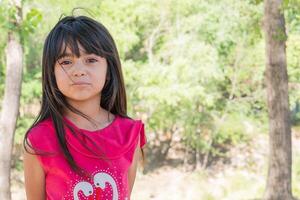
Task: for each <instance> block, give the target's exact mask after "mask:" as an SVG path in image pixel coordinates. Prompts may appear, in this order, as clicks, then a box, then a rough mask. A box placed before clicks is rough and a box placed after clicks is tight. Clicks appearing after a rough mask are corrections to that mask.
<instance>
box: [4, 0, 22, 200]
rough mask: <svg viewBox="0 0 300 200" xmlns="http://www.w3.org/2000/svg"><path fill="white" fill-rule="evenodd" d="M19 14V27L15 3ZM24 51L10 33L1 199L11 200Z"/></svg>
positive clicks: (17, 0) (5, 96) (11, 32)
mask: <svg viewBox="0 0 300 200" xmlns="http://www.w3.org/2000/svg"><path fill="white" fill-rule="evenodd" d="M13 6H16V8H17V11H18V13H16V14H17V21H15V22H14V25H15V26H18V25H19V23H20V19H21V16H22V14H21V8H22V7H21V1H20V0H15V1H13ZM22 65H23V50H22V46H21V44H20V38H19V33H16V32H13V31H9V32H8V42H7V47H6V72H5V74H6V77H5V89H4V97H3V102H2V110H1V115H0V146H1V148H0V158H1V159H0V199H5V200H10V199H11V192H10V168H11V154H12V149H13V148H12V147H13V143H14V132H15V127H16V122H17V117H18V114H19V104H20V93H21V83H22Z"/></svg>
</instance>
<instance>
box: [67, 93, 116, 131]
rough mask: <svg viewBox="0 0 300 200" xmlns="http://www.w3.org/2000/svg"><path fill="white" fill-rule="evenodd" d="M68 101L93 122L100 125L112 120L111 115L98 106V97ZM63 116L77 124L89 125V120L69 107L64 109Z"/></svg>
mask: <svg viewBox="0 0 300 200" xmlns="http://www.w3.org/2000/svg"><path fill="white" fill-rule="evenodd" d="M68 103H69V104H70V105H71V106H73V107H74V108H76V109H77V110H79V111H80V112H82V113H84V114H85V115H87V116H89V117H90V118H91V119H92V121H93V122H94V123H97V124H100V126H103V125H105V124H107V123H109V122H110V121H112V120H113V115H112V114H111V113H109V112H108V111H107V110H105V109H104V108H102V107H101V106H100V97H96V98H93V99H90V100H88V101H72V100H68ZM64 116H65V117H67V118H68V119H70V120H71V121H73V122H74V123H76V124H77V125H78V126H81V127H91V125H90V124H91V122H89V121H88V120H87V119H85V118H84V117H82V116H81V115H78V114H76V113H74V112H72V111H70V110H69V109H66V110H65V112H64ZM108 117H109V118H108Z"/></svg>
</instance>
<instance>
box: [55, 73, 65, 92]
mask: <svg viewBox="0 0 300 200" xmlns="http://www.w3.org/2000/svg"><path fill="white" fill-rule="evenodd" d="M54 74H55V80H56V85H57V87H58V89H59V90H60V91H64V90H65V89H66V80H67V77H66V76H65V74H64V73H61V71H55V73H54Z"/></svg>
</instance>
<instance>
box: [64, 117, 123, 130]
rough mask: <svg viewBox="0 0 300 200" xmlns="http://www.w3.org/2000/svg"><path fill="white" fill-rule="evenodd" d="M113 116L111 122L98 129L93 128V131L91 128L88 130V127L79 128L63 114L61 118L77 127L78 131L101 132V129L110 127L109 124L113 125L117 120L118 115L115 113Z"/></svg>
mask: <svg viewBox="0 0 300 200" xmlns="http://www.w3.org/2000/svg"><path fill="white" fill-rule="evenodd" d="M114 116H115V118H114V119H113V120H112V122H111V123H110V124H108V125H107V126H105V127H103V128H100V129H97V130H93V131H92V130H88V129H83V128H79V127H78V126H77V125H76V124H75V123H74V122H72V121H71V120H70V119H68V118H67V117H66V116H64V117H63V118H64V120H65V121H66V122H67V123H69V124H70V125H71V126H73V127H74V128H76V129H78V130H80V131H83V132H87V133H98V132H102V131H104V130H106V129H108V128H110V127H111V126H113V125H114V124H115V123H116V121H117V119H118V115H117V114H115V115H114Z"/></svg>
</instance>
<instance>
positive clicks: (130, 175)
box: [128, 142, 141, 196]
mask: <svg viewBox="0 0 300 200" xmlns="http://www.w3.org/2000/svg"><path fill="white" fill-rule="evenodd" d="M140 156H141V148H140V143H139V142H138V145H137V147H136V149H135V152H134V156H133V161H132V164H131V166H130V167H129V170H128V185H129V196H130V195H131V192H132V188H133V185H134V181H135V177H136V171H137V165H138V161H139V159H140Z"/></svg>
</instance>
